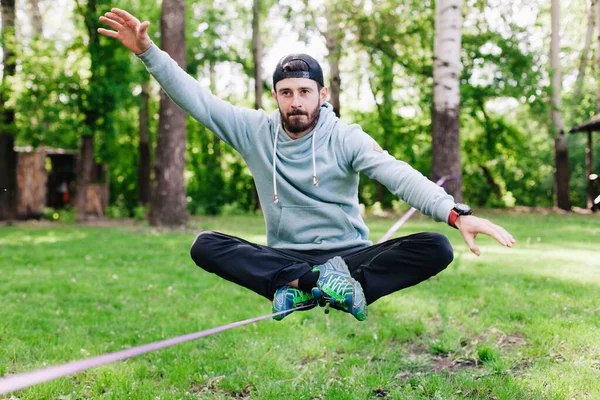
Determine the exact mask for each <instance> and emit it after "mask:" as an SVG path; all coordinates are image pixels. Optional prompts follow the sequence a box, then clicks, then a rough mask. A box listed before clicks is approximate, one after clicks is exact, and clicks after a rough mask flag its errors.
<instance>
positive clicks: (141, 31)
mask: <svg viewBox="0 0 600 400" xmlns="http://www.w3.org/2000/svg"><path fill="white" fill-rule="evenodd" d="M149 26H150V22H148V21H144V22H142V25H141V26H140V30H139V32H140V33H141V34H145V33H146V30H147V29H148V27H149Z"/></svg>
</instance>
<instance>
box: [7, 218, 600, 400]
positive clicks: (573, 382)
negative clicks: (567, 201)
mask: <svg viewBox="0 0 600 400" xmlns="http://www.w3.org/2000/svg"><path fill="white" fill-rule="evenodd" d="M481 215H483V216H484V217H486V218H490V219H491V220H492V221H494V222H496V223H499V224H500V225H502V226H505V227H506V228H507V229H508V230H509V231H510V232H511V233H513V234H514V235H515V237H516V238H517V239H518V243H517V245H516V246H515V247H514V248H512V249H507V248H503V247H501V246H499V245H498V244H497V243H495V242H494V241H493V240H492V239H491V238H488V237H484V236H480V237H478V238H477V240H478V244H479V245H480V246H481V250H482V255H481V257H476V256H474V255H473V254H471V253H470V252H469V251H468V249H467V247H466V245H465V244H464V243H463V241H462V239H461V238H460V236H459V235H458V233H457V232H456V231H455V230H453V229H451V228H449V227H447V226H445V225H444V224H435V223H433V222H432V221H431V219H429V218H423V217H419V216H418V215H415V216H414V217H413V218H412V219H411V220H410V221H409V222H408V223H407V224H406V225H404V226H403V227H402V228H401V230H400V232H399V235H408V234H411V233H414V232H417V231H423V230H430V231H436V230H439V231H441V232H442V233H444V234H446V235H448V237H449V239H450V241H451V243H452V244H453V246H454V249H455V261H454V262H453V263H452V264H451V265H450V267H449V268H448V269H447V270H445V271H443V272H442V273H440V274H439V275H437V276H436V277H434V278H431V279H429V280H428V281H426V282H423V283H421V284H419V285H417V286H415V287H411V288H408V289H406V290H403V291H401V292H399V293H396V294H393V295H390V296H387V297H385V298H383V299H381V300H379V301H377V302H376V303H374V304H372V305H371V306H370V307H369V319H368V320H367V321H366V322H363V323H358V322H357V321H356V320H354V319H353V318H352V317H350V316H349V315H347V314H345V313H341V312H338V311H335V310H332V311H331V312H330V313H329V314H328V315H325V314H324V313H323V311H322V310H323V309H321V308H317V309H314V310H310V311H306V312H297V313H293V314H292V315H290V316H288V317H286V319H284V320H283V321H281V322H276V321H273V320H266V321H261V322H258V323H256V324H251V325H246V326H244V327H239V328H236V329H233V330H229V331H226V332H221V333H218V334H215V335H211V336H207V337H204V338H200V339H197V340H195V341H192V342H188V343H185V344H179V345H176V346H173V347H169V348H166V349H162V350H159V351H156V352H152V353H148V354H146V355H143V356H140V357H135V358H132V359H130V360H128V361H123V362H117V363H113V364H110V365H107V366H103V367H98V368H93V369H90V370H87V371H85V372H82V373H79V374H76V375H73V376H72V377H66V378H61V379H57V380H54V381H51V382H47V383H44V384H41V385H37V386H34V387H32V388H29V389H26V390H22V391H18V392H15V393H12V394H10V395H9V397H10V396H13V397H15V398H19V399H22V400H29V399H55V398H56V399H58V398H67V397H71V398H86V399H88V398H89V399H92V398H94V399H96V398H114V399H123V398H132V399H146V398H147V399H154V398H157V397H160V398H177V399H197V398H198V397H201V398H207V399H224V398H234V397H252V398H256V399H279V398H295V399H296V398H297V399H300V398H322V399H356V398H361V399H367V398H376V397H377V396H376V393H379V394H381V393H384V392H386V393H388V394H387V397H388V398H401V399H453V398H480V399H487V398H498V399H511V400H513V399H522V400H526V399H567V398H568V399H570V398H586V397H587V398H598V397H600V381H599V380H598V379H597V377H598V359H599V357H600V347H599V344H598V340H597V332H598V310H597V307H598V302H597V289H598V285H600V275H599V274H598V270H597V268H595V267H596V266H597V250H596V249H597V242H598V239H597V238H598V235H599V234H600V232H598V229H597V227H598V224H599V223H600V220H599V218H598V216H589V215H585V216H582V215H556V214H548V215H543V214H532V213H529V212H522V213H517V212H511V211H503V212H489V213H486V212H482V213H481ZM367 222H368V224H369V226H370V228H371V232H372V239H373V240H376V239H378V238H379V237H380V236H381V235H383V233H384V232H385V231H386V230H387V229H388V228H389V226H390V225H391V224H392V223H393V222H394V220H393V219H382V218H374V217H367ZM192 224H193V225H194V227H195V229H196V230H210V229H219V230H221V231H224V232H226V233H228V234H232V235H236V236H240V237H243V238H246V239H250V240H252V241H255V242H259V243H264V241H265V237H264V229H265V228H264V222H263V220H262V217H261V216H228V217H218V218H214V217H203V218H199V219H195V220H193V221H192ZM193 238H194V233H191V232H181V231H174V232H162V233H161V232H157V231H156V230H153V229H148V228H145V227H143V226H135V227H129V226H114V227H110V228H98V227H87V226H80V225H70V224H69V225H67V224H48V223H32V224H26V225H20V226H13V227H3V228H0V247H1V248H2V249H3V257H0V299H2V305H3V306H2V308H0V320H1V321H2V324H0V338H2V342H1V343H2V345H1V346H0V376H1V375H5V374H13V373H20V372H27V371H32V370H36V369H38V368H44V367H49V366H53V365H57V364H62V363H65V362H69V361H73V360H79V359H82V358H86V357H93V356H97V355H100V354H104V353H106V352H111V351H119V350H123V349H126V348H130V347H134V346H140V345H143V344H147V343H150V342H154V341H159V340H164V339H167V338H170V337H175V336H179V335H184V334H188V333H192V332H197V331H200V330H204V329H209V328H213V327H217V326H221V325H225V324H228V323H231V322H234V321H240V320H244V319H246V318H251V317H255V316H258V315H263V314H267V313H270V310H271V304H270V301H269V300H267V299H264V298H262V297H260V296H258V295H256V294H254V293H253V292H251V291H249V290H247V289H244V288H242V287H240V286H237V285H235V284H233V283H231V282H228V281H226V280H224V279H222V278H219V277H218V276H217V275H215V274H210V273H207V272H205V271H203V270H202V269H201V268H198V267H197V266H196V265H194V263H193V262H192V261H191V260H190V258H189V246H190V244H191V242H192V241H193ZM223 293H227V299H224V296H223ZM298 338H302V340H298Z"/></svg>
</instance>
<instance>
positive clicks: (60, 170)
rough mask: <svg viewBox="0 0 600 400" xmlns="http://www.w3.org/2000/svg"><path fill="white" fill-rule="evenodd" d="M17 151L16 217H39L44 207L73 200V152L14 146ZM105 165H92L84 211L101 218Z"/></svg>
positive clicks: (65, 204) (105, 195)
mask: <svg viewBox="0 0 600 400" xmlns="http://www.w3.org/2000/svg"><path fill="white" fill-rule="evenodd" d="M14 150H15V151H16V152H17V217H19V218H25V219H27V218H39V217H41V216H42V214H43V211H44V208H47V207H48V208H53V209H57V210H58V209H62V208H65V207H69V206H71V205H72V204H73V201H74V191H75V188H76V184H75V183H76V166H77V151H75V150H63V149H54V148H49V147H39V148H37V149H33V148H32V147H30V146H27V147H15V148H14ZM108 176H109V175H108V167H107V165H106V164H95V165H94V169H93V171H92V177H91V183H90V184H89V185H88V188H87V193H86V198H87V207H86V212H87V213H90V214H96V215H98V216H103V215H104V213H105V212H106V208H107V207H108V195H109V180H108Z"/></svg>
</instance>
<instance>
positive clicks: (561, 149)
mask: <svg viewBox="0 0 600 400" xmlns="http://www.w3.org/2000/svg"><path fill="white" fill-rule="evenodd" d="M551 18H552V39H551V44H550V48H551V50H550V69H551V73H552V100H551V101H552V107H551V110H552V125H551V128H550V129H551V133H552V134H553V136H554V138H555V139H554V158H555V164H556V175H555V185H556V205H557V207H559V208H561V209H563V210H570V209H571V200H570V198H569V157H568V153H567V138H566V137H565V132H564V130H563V125H562V116H561V98H560V94H561V86H562V85H561V74H560V32H559V26H560V25H559V22H560V4H559V0H552V3H551Z"/></svg>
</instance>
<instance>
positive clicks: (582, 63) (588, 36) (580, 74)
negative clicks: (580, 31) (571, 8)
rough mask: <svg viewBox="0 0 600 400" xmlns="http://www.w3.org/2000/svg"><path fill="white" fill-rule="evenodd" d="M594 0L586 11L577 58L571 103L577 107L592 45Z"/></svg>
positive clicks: (594, 15)
mask: <svg viewBox="0 0 600 400" xmlns="http://www.w3.org/2000/svg"><path fill="white" fill-rule="evenodd" d="M596 2H597V1H596V0H592V2H591V5H590V8H589V9H588V11H587V28H586V31H585V41H584V43H583V49H582V50H581V57H580V59H579V69H578V70H577V78H576V80H575V91H574V93H573V104H574V105H575V106H576V107H577V105H578V104H579V102H580V101H581V97H582V90H583V79H584V78H585V71H586V68H587V63H588V58H589V52H590V47H591V45H592V35H593V32H594V19H595V18H596V10H595V9H596Z"/></svg>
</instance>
